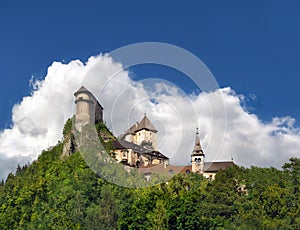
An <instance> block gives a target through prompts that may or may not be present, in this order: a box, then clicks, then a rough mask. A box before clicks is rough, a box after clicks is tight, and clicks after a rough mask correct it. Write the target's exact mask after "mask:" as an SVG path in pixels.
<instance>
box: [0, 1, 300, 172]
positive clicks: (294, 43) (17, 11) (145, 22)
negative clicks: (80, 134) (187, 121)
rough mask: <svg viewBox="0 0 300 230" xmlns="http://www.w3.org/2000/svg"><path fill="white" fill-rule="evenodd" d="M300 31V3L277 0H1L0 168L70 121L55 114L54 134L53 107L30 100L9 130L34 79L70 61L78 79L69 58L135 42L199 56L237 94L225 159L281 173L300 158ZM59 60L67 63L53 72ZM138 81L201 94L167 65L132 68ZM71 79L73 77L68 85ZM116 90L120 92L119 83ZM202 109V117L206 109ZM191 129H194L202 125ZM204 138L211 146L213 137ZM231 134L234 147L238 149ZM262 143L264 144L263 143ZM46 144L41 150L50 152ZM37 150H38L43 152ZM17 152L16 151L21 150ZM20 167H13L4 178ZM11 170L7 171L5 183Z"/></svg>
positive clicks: (228, 93) (230, 94)
mask: <svg viewBox="0 0 300 230" xmlns="http://www.w3.org/2000/svg"><path fill="white" fill-rule="evenodd" d="M299 28H300V2H299V1H296V0H295V1H294V0H291V1H288V3H287V2H286V1H276V0H273V1H258V0H256V1H188V2H183V1H176V2H175V1H98V0H97V1H89V0H88V1H68V0H67V1H56V0H53V1H47V2H46V1H34V0H28V1H15V0H10V1H8V0H5V1H4V0H3V1H1V3H0V29H1V36H0V51H1V55H0V76H1V80H2V84H1V86H2V87H1V90H0V106H1V109H0V136H1V138H2V139H1V140H0V147H1V149H2V150H1V149H0V150H1V151H3V152H0V155H1V156H0V157H3V159H4V160H3V161H0V169H1V167H2V166H1V164H3V165H5V164H6V163H5V162H10V163H12V164H14V162H15V161H17V162H22V161H21V160H20V159H21V158H20V159H19V158H18V159H17V160H16V159H15V158H7V157H8V156H9V157H10V156H14V157H15V156H17V157H20V156H21V155H22V154H20V151H23V149H26V151H27V152H26V153H28V152H30V151H31V149H33V147H31V143H38V142H39V141H37V140H38V138H40V140H42V139H43V136H42V135H44V134H43V132H44V131H45V130H47V128H49V130H48V131H49V132H48V134H47V135H49V136H51V135H52V134H55V135H58V133H59V134H61V130H60V129H61V127H60V125H61V126H62V125H63V123H62V121H61V116H63V115H62V114H56V117H55V119H56V120H55V122H60V123H59V124H60V125H58V126H55V125H53V124H51V126H53V127H46V125H49V123H47V121H44V120H43V119H42V120H41V119H40V117H43V116H44V115H45V116H46V115H47V113H48V112H47V111H46V112H45V111H44V112H43V111H42V113H41V114H42V115H41V114H40V112H39V111H38V110H40V109H41V108H45V107H46V108H47V103H46V104H42V105H41V104H40V101H39V97H38V96H36V97H34V98H33V97H32V98H31V99H32V104H30V103H29V104H28V101H27V102H24V103H23V104H22V105H21V106H20V107H19V108H18V109H16V110H15V116H16V119H15V120H16V121H17V124H15V126H14V124H11V115H12V108H13V106H14V105H15V104H17V103H20V102H21V101H22V98H23V97H24V96H27V95H30V94H31V90H32V89H31V87H30V86H29V81H30V79H31V78H32V76H33V77H34V79H39V80H43V79H44V78H45V76H46V74H47V69H48V67H49V66H51V68H54V69H55V68H57V69H58V70H59V73H62V74H66V76H67V75H68V73H66V72H65V69H64V67H63V66H62V65H61V63H66V66H68V67H70V68H71V69H72V71H70V72H72V73H74V72H75V73H76V68H77V67H76V66H75V67H74V66H73V64H72V63H70V61H72V60H75V59H79V60H81V61H82V62H83V63H84V62H87V60H88V59H89V57H91V56H93V55H98V54H99V53H109V52H110V51H112V50H114V49H117V48H119V47H122V46H125V45H128V44H133V43H137V42H164V43H170V44H173V45H176V46H179V47H182V48H184V49H186V50H188V51H190V52H191V53H193V54H195V55H196V56H197V57H198V58H200V59H201V60H202V61H203V62H204V63H205V64H206V65H207V66H208V68H209V69H210V70H211V72H212V73H213V75H214V77H215V78H216V80H217V81H218V83H219V85H220V87H221V88H225V87H230V88H227V89H223V91H222V94H223V96H224V100H225V104H226V103H227V104H226V106H227V107H228V114H229V116H228V117H229V119H231V120H229V121H227V123H228V124H230V125H231V126H232V127H229V130H228V135H227V138H228V139H227V140H226V141H225V142H226V143H225V147H224V152H227V153H228V154H233V155H234V154H236V155H238V154H239V153H240V152H243V154H244V155H240V156H239V158H238V157H237V159H240V162H241V163H242V164H243V165H247V166H249V165H250V164H255V165H262V166H270V165H274V166H276V167H280V165H282V163H283V162H286V161H287V159H288V157H290V156H299V154H300V153H299V152H298V149H299V143H300V127H299V120H300V106H299V98H300V91H299V85H300V78H299V76H300V65H299V64H300V63H299V62H300V44H299V41H300V30H299ZM97 60H99V61H100V63H99V66H102V65H103V63H108V62H109V60H107V59H105V58H103V57H101V56H100V57H98V59H97ZM54 61H57V62H59V64H57V65H52V63H53V62H54ZM89 63H91V61H90V62H89ZM109 65H110V69H109V71H111V70H112V69H114V68H117V67H116V66H115V65H114V64H113V63H110V64H109ZM78 68H79V67H78ZM88 68H89V66H88V64H87V66H86V67H81V68H79V69H78V71H79V72H78V73H83V72H84V71H85V69H88ZM124 74H125V73H124ZM125 75H126V74H125ZM68 77H70V76H69V75H68ZM130 77H132V79H133V80H141V79H143V78H149V77H158V78H163V79H166V80H168V81H171V82H173V83H175V84H177V85H178V86H179V87H180V88H181V89H183V90H184V91H186V92H188V93H190V92H194V91H196V92H197V90H198V89H197V87H196V85H195V84H193V83H192V82H191V80H189V79H188V78H187V77H186V76H184V75H183V74H181V73H179V72H178V71H176V70H173V69H170V68H167V67H163V66H159V65H141V66H136V67H133V68H131V69H130ZM48 78H49V80H50V79H51V82H52V83H56V82H59V81H61V79H60V76H59V75H57V74H55V73H51V74H49V76H48ZM78 79H79V78H78ZM78 79H77V80H78ZM77 80H76V81H77ZM68 81H69V82H68ZM70 81H72V80H70V79H69V78H68V79H67V80H65V82H68V83H70ZM128 82H130V80H128ZM71 83H72V82H71ZM131 83H132V82H130V84H131ZM117 84H118V86H119V87H122V85H121V83H120V82H118V83H117ZM76 87H78V86H77V85H74V84H73V85H72V89H71V87H69V88H70V89H69V91H70V92H68V94H70V95H66V98H68V100H69V101H68V102H67V101H65V102H64V103H65V105H69V104H68V103H69V102H71V103H72V104H73V101H72V100H73V98H72V97H73V96H72V93H73V92H74V91H72V90H73V88H74V90H75V89H76ZM133 88H134V87H133ZM135 90H137V89H135ZM41 92H45V91H41ZM52 93H55V92H52ZM235 93H236V94H238V95H239V94H241V95H244V96H245V99H244V100H241V99H240V98H239V97H238V96H237V95H236V94H235ZM173 96H174V97H175V98H176V97H177V98H178V106H179V108H181V106H182V107H184V106H185V103H182V104H180V103H181V100H182V98H180V97H179V96H178V95H173ZM202 96H203V95H200V96H199V97H198V99H197V98H196V99H195V101H193V103H195V104H197V103H198V104H197V105H202V106H205V104H201V103H202V101H203V100H202V99H203V98H202ZM110 100H111V99H110ZM34 103H35V104H34ZM51 103H52V102H49V104H51ZM244 103H246V106H245V107H243V105H244ZM28 105H29V107H30V106H33V105H34V106H35V109H31V110H32V111H30V109H28ZM24 108H25V109H27V110H26V111H25V110H24ZM198 109H199V110H200V113H201V108H198ZM24 111H25V112H26V114H25V115H23V113H25V112H24ZM106 111H107V110H106ZM69 112H70V111H69ZM202 112H203V111H202ZM36 113H39V114H38V115H37V117H35V120H34V121H30V120H28V119H27V118H28V117H26V116H29V115H30V114H31V115H34V114H36ZM43 113H44V114H43ZM203 114H204V115H205V111H204V112H203ZM251 115H253V116H251ZM285 116H290V117H293V118H295V120H296V123H293V122H294V120H293V119H290V118H282V117H285ZM278 117H279V118H278ZM24 118H26V119H27V120H26V119H25V120H24ZM277 118H278V119H277ZM49 119H50V120H51V116H50V117H49ZM137 119H139V118H137ZM203 120H205V119H203ZM36 121H38V122H36ZM53 121H54V120H53ZM18 122H19V123H18ZM32 122H33V123H32ZM34 122H36V123H34ZM55 122H54V123H55ZM174 122H175V121H174ZM34 124H35V125H34ZM237 124H238V125H237ZM205 125H206V126H205ZM10 126H13V127H12V128H10ZM54 126H55V127H54ZM191 126H192V129H193V130H194V124H192V125H191ZM204 128H205V129H206V130H208V133H209V125H208V124H204ZM37 130H38V131H41V136H40V137H36V136H34V135H32V133H35V132H36V131H37ZM24 133H25V134H24ZM23 134H24V135H25V136H26V135H27V136H26V138H28V140H29V141H27V139H24V140H23V141H22V143H19V144H18V145H16V142H17V138H22V135H23ZM260 134H261V138H260ZM55 135H54V136H53V135H52V141H54V140H55V141H57V140H58V137H57V136H55ZM190 135H191V136H189V137H188V138H186V139H188V140H193V138H194V136H193V135H194V134H193V133H191V134H190ZM202 135H203V142H204V144H205V143H207V141H206V139H205V138H206V137H205V134H203V133H202ZM232 137H235V140H236V142H234V143H233V142H232V140H231V139H230V138H232ZM237 140H239V141H237ZM257 140H258V141H257ZM259 140H264V141H261V142H262V143H258V142H259ZM253 142H255V143H254V144H258V145H257V146H256V147H257V148H254V147H253V146H254V145H253ZM239 143H240V145H239ZM46 144H47V143H46ZM46 144H45V143H43V146H42V147H43V148H44V145H46ZM226 144H227V145H226ZM263 144H265V145H263ZM15 145H16V146H15ZM245 146H248V147H249V148H248V147H247V150H248V151H247V152H244V150H245ZM35 147H36V148H35V152H39V151H40V149H43V148H42V147H41V146H40V147H37V146H35ZM183 147H185V146H183ZM12 149H14V150H15V151H16V152H15V153H13V151H14V150H12ZM286 149H288V151H286ZM274 151H277V154H278V155H280V156H281V157H280V160H278V161H277V162H275V161H273V160H274V159H272V158H273V154H274ZM10 153H11V154H10ZM254 153H256V154H257V155H256V161H252V159H251V156H252V155H251V154H254ZM187 154H189V153H187ZM26 156H28V154H27V155H26ZM187 156H188V155H187ZM22 159H23V158H22ZM26 160H27V158H26ZM3 162H4V163H3ZM261 162H263V163H261ZM12 168H13V167H9V169H7V170H6V171H5V173H7V172H8V171H9V170H11V169H12ZM2 171H3V170H2ZM5 173H4V174H3V173H2V174H1V172H0V177H1V175H5Z"/></svg>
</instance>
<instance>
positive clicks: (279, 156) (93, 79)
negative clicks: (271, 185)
mask: <svg viewBox="0 0 300 230" xmlns="http://www.w3.org/2000/svg"><path fill="white" fill-rule="evenodd" d="M31 84H32V86H33V87H34V91H33V93H32V95H30V96H27V97H24V98H23V100H22V101H21V103H20V104H16V105H15V106H14V108H13V111H12V114H13V116H12V121H13V126H12V127H11V128H10V129H6V130H3V131H1V133H0V156H1V157H2V158H3V159H19V162H24V159H31V160H32V159H35V158H36V157H37V156H38V154H39V153H40V152H41V151H42V150H43V149H45V148H47V147H49V146H52V145H55V144H56V143H57V141H58V140H60V139H61V138H62V128H63V125H64V123H65V121H66V119H68V118H69V117H71V116H72V114H73V113H74V109H75V105H74V96H73V93H74V92H75V91H76V90H77V89H78V88H79V87H80V86H81V85H82V84H83V85H85V86H86V87H87V88H88V89H89V90H90V91H91V92H92V93H93V94H94V95H95V96H96V97H98V98H99V100H100V103H101V104H102V105H103V107H104V116H105V121H106V122H107V124H108V126H109V127H110V128H111V129H112V131H113V132H114V133H115V134H116V135H119V134H121V133H122V132H124V131H125V130H126V129H127V128H128V127H130V126H131V125H132V124H133V123H134V122H136V121H139V120H140V119H141V118H142V116H143V114H144V113H145V112H146V113H147V114H148V116H149V117H150V119H151V120H152V121H153V123H154V125H155V126H156V127H157V128H158V130H159V131H160V132H159V134H158V137H159V140H160V142H159V143H160V150H161V151H162V152H163V153H165V154H166V155H168V156H170V157H171V161H172V162H174V163H177V164H186V163H188V162H189V159H190V158H189V157H190V153H191V151H192V148H193V144H194V138H195V128H196V126H199V128H200V132H201V141H202V145H203V148H204V151H205V152H206V157H207V160H230V159H231V157H233V158H234V160H235V162H236V163H238V164H241V165H244V166H250V165H258V166H267V167H268V166H274V167H280V166H281V165H282V164H283V163H284V162H286V161H288V159H289V158H290V157H292V156H298V157H300V152H298V150H299V149H300V130H299V128H298V127H296V126H295V120H294V119H293V118H291V117H284V118H274V119H273V120H272V121H271V122H263V121H261V120H260V119H259V118H258V117H257V116H256V115H255V114H250V113H249V112H248V111H247V110H246V108H244V104H245V103H244V102H245V97H244V96H242V95H237V94H236V93H235V92H234V90H233V89H231V88H229V87H228V88H223V89H219V90H217V91H215V92H210V93H201V94H200V95H194V94H193V95H185V94H184V93H183V92H182V91H181V90H180V89H179V88H178V87H176V86H175V85H173V84H171V83H170V82H166V81H161V80H160V79H146V80H142V81H139V82H136V81H133V80H132V79H130V78H129V76H128V72H127V71H124V70H123V68H122V65H121V64H118V63H115V62H113V60H112V59H111V58H110V57H108V56H107V55H99V56H97V57H91V58H90V59H89V60H88V61H87V63H82V62H81V61H78V60H75V61H72V62H70V63H67V64H63V63H60V62H54V63H52V65H51V66H50V67H49V68H48V72H47V75H46V77H45V79H44V80H42V81H34V80H33V79H32V80H31ZM219 96H222V99H223V101H222V103H221V102H220V100H219V99H220V97H219ZM224 108H225V110H226V117H224V113H223V112H224ZM224 127H226V132H224ZM174 153H176V154H174ZM1 167H5V166H3V165H2V166H1ZM9 169H11V165H10V166H9ZM4 171H5V172H4ZM1 172H2V175H0V176H2V177H4V175H6V174H7V171H6V170H5V169H3V168H2V169H1Z"/></svg>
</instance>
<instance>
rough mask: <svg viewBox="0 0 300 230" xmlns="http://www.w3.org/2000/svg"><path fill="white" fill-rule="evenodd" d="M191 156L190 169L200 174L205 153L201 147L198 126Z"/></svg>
mask: <svg viewBox="0 0 300 230" xmlns="http://www.w3.org/2000/svg"><path fill="white" fill-rule="evenodd" d="M191 157H192V171H193V172H197V173H201V174H202V173H203V170H204V157H205V154H204V152H203V150H202V147H201V143H200V136H199V131H198V128H197V130H196V140H195V146H194V150H193V153H192V155H191Z"/></svg>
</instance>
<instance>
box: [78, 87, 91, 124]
mask: <svg viewBox="0 0 300 230" xmlns="http://www.w3.org/2000/svg"><path fill="white" fill-rule="evenodd" d="M74 96H75V97H76V100H75V104H76V126H77V127H76V128H78V127H82V126H83V125H86V124H89V123H91V122H94V120H95V116H93V114H94V113H93V112H92V111H93V110H94V103H95V102H94V100H93V98H92V95H91V93H90V92H89V91H88V90H87V89H86V88H85V87H84V86H82V87H81V88H80V89H79V90H78V91H77V92H75V94H74Z"/></svg>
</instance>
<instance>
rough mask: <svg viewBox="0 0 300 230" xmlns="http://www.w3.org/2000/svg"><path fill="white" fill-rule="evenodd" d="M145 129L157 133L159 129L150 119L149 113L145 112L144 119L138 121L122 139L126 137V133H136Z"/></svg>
mask: <svg viewBox="0 0 300 230" xmlns="http://www.w3.org/2000/svg"><path fill="white" fill-rule="evenodd" d="M143 129H146V130H150V131H152V132H155V133H157V132H158V131H157V129H156V128H155V127H154V125H153V124H152V123H151V121H150V120H149V118H148V117H147V115H146V114H145V115H144V117H143V119H142V120H141V121H140V122H136V123H135V124H134V125H132V126H131V127H130V128H129V129H128V130H127V131H126V132H125V133H124V134H123V135H122V136H121V139H124V138H125V137H126V135H128V134H134V133H136V132H138V131H140V130H143Z"/></svg>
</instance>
